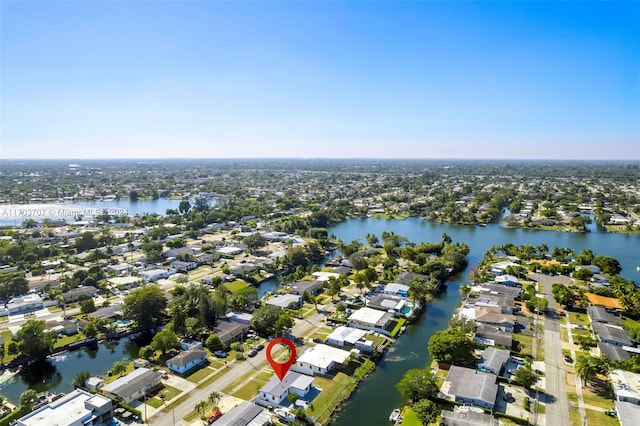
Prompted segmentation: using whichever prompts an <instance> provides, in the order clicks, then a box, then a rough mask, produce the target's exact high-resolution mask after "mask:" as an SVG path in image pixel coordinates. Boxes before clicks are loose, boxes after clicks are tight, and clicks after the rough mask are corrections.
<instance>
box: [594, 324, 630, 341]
mask: <svg viewBox="0 0 640 426" xmlns="http://www.w3.org/2000/svg"><path fill="white" fill-rule="evenodd" d="M591 328H593V331H594V333H596V334H597V335H598V339H599V340H600V341H601V342H603V343H609V344H611V345H616V346H633V341H632V340H631V335H630V334H629V332H628V331H627V330H625V329H624V328H622V327H619V326H617V325H611V324H603V323H597V322H595V323H591Z"/></svg>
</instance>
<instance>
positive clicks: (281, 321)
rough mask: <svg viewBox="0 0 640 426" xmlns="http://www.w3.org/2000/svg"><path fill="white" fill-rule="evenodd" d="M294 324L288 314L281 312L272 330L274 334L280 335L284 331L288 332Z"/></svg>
mask: <svg viewBox="0 0 640 426" xmlns="http://www.w3.org/2000/svg"><path fill="white" fill-rule="evenodd" d="M294 324H295V321H294V319H293V317H292V316H291V315H289V313H288V312H283V313H281V314H280V316H279V317H278V319H277V320H276V323H275V324H274V325H273V330H274V331H275V332H276V333H280V334H282V333H284V332H285V331H286V330H290V329H291V328H292V327H293V325H294Z"/></svg>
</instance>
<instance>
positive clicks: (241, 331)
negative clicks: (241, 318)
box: [213, 320, 249, 345]
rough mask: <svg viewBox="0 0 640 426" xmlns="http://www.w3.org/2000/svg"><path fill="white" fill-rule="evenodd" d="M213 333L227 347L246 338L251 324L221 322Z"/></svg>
mask: <svg viewBox="0 0 640 426" xmlns="http://www.w3.org/2000/svg"><path fill="white" fill-rule="evenodd" d="M213 332H214V333H215V334H216V335H217V336H218V337H219V338H220V340H221V341H222V343H224V344H225V345H227V344H229V343H231V342H237V341H240V340H242V339H243V338H244V336H245V335H246V334H247V333H248V332H249V324H245V323H241V322H235V321H225V320H220V321H218V323H217V324H216V326H215V327H214V329H213Z"/></svg>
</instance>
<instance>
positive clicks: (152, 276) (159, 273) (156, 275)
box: [140, 268, 170, 283]
mask: <svg viewBox="0 0 640 426" xmlns="http://www.w3.org/2000/svg"><path fill="white" fill-rule="evenodd" d="M169 275H170V274H169V271H166V270H164V269H159V268H153V269H147V270H146V271H141V272H140V276H141V277H142V278H143V279H144V282H145V283H152V282H156V281H158V280H162V279H165V278H169Z"/></svg>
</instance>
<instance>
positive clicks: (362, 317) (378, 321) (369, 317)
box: [347, 308, 393, 334]
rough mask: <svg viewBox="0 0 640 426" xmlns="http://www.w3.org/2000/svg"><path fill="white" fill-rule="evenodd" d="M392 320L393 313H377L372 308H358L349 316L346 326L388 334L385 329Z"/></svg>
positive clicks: (377, 311)
mask: <svg viewBox="0 0 640 426" xmlns="http://www.w3.org/2000/svg"><path fill="white" fill-rule="evenodd" d="M392 319H393V313H389V312H385V311H379V310H377V309H372V308H360V309H358V310H357V311H355V312H354V313H352V314H351V316H350V317H349V320H348V322H347V325H349V326H352V327H356V328H361V329H363V330H375V331H378V332H380V333H384V334H389V332H388V331H387V330H386V327H387V326H388V325H389V323H390V322H391V320H392Z"/></svg>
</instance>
